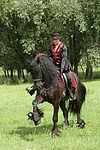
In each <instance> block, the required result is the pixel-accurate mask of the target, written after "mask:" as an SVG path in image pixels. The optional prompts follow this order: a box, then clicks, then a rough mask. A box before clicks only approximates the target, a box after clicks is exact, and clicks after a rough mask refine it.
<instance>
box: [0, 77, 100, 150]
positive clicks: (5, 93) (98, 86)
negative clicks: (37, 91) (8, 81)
mask: <svg viewBox="0 0 100 150" xmlns="http://www.w3.org/2000/svg"><path fill="white" fill-rule="evenodd" d="M84 84H85V86H86V88H87V95H86V101H85V103H84V104H83V107H82V112H81V116H82V118H83V119H84V120H85V122H86V126H85V128H84V129H79V128H78V127H77V126H76V117H75V116H73V115H72V114H69V123H70V126H69V128H68V129H65V127H64V126H63V116H62V112H61V110H59V121H58V127H59V130H60V131H61V133H60V135H59V137H56V138H52V137H51V130H52V124H53V123H52V114H53V107H52V105H50V104H49V103H46V102H45V103H43V104H40V105H39V108H42V109H43V111H44V118H42V122H41V124H40V125H39V126H35V125H34V124H33V122H32V121H30V120H27V113H28V112H30V111H32V105H31V103H32V100H33V99H34V96H30V95H29V94H28V93H27V92H26V91H25V88H26V87H30V86H31V84H29V83H28V84H21V85H0V150H99V149H100V80H96V81H91V82H84Z"/></svg>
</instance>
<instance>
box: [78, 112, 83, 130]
mask: <svg viewBox="0 0 100 150" xmlns="http://www.w3.org/2000/svg"><path fill="white" fill-rule="evenodd" d="M77 125H78V127H80V128H84V126H85V121H84V120H83V119H81V117H80V111H79V112H77Z"/></svg>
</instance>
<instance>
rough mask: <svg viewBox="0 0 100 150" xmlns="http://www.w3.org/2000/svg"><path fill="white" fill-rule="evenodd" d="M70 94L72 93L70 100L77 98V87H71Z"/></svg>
mask: <svg viewBox="0 0 100 150" xmlns="http://www.w3.org/2000/svg"><path fill="white" fill-rule="evenodd" d="M69 94H70V95H69V100H70V101H73V100H76V96H75V88H74V87H72V88H71V90H70V92H69Z"/></svg>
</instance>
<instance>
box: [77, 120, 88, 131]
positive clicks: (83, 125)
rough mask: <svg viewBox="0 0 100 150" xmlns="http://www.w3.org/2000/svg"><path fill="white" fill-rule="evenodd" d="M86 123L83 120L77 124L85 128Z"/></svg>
mask: <svg viewBox="0 0 100 150" xmlns="http://www.w3.org/2000/svg"><path fill="white" fill-rule="evenodd" d="M85 124H86V123H85V122H84V121H82V122H81V123H77V126H78V127H79V128H81V129H83V128H84V127H85Z"/></svg>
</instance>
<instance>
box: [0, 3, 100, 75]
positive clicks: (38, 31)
mask: <svg viewBox="0 0 100 150" xmlns="http://www.w3.org/2000/svg"><path fill="white" fill-rule="evenodd" d="M55 4H56V5H55ZM52 32H60V34H61V35H62V37H63V38H62V40H63V41H64V42H65V43H66V44H67V47H68V58H69V59H70V61H71V63H72V65H73V67H74V70H75V71H76V72H78V64H79V62H80V60H81V58H83V57H84V58H87V59H85V60H86V62H88V61H90V60H91V61H92V60H93V59H94V57H95V63H94V64H96V60H99V59H100V55H99V54H100V52H99V51H100V44H99V43H100V2H99V0H92V1H91V0H84V1H83V0H70V1H69V0H59V1H57V0H34V1H33V0H1V1H0V65H1V66H3V67H5V68H7V69H10V70H11V69H12V70H13V69H17V70H20V69H23V68H24V67H25V62H24V60H25V59H26V58H27V57H33V56H34V55H35V54H36V53H38V52H46V53H47V50H48V47H49V44H50V35H51V33H52ZM94 50H95V53H94ZM90 52H91V54H90ZM87 56H88V57H87ZM90 56H92V57H90ZM90 58H91V59H90ZM92 62H93V61H92Z"/></svg>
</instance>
